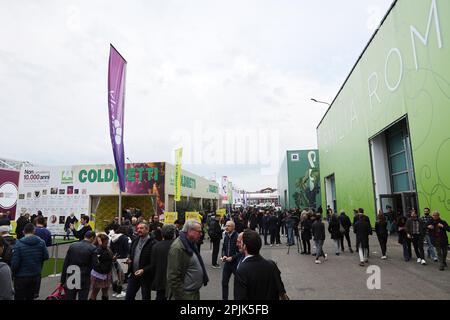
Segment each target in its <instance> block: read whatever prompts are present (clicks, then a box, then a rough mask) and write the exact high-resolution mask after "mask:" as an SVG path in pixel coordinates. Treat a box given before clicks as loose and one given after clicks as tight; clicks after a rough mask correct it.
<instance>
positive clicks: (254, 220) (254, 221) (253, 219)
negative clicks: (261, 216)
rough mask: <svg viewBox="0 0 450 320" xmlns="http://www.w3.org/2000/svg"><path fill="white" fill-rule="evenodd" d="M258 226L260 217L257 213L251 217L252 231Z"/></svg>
mask: <svg viewBox="0 0 450 320" xmlns="http://www.w3.org/2000/svg"><path fill="white" fill-rule="evenodd" d="M257 226H258V216H257V215H256V213H252V215H251V216H250V229H252V230H255V229H256V227H257Z"/></svg>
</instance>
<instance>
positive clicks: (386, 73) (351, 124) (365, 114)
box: [317, 0, 450, 221]
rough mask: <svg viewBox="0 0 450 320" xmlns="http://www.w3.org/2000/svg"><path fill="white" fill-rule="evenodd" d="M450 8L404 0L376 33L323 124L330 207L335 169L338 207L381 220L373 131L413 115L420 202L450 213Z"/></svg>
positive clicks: (444, 3) (443, 0)
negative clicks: (372, 154)
mask: <svg viewBox="0 0 450 320" xmlns="http://www.w3.org/2000/svg"><path fill="white" fill-rule="evenodd" d="M449 12H450V1H448V0H435V1H432V0H415V1H410V0H398V1H397V2H396V3H395V5H394V6H393V8H392V10H391V11H390V13H389V15H388V16H387V17H386V19H385V21H384V22H383V24H382V26H381V27H380V29H379V30H378V32H377V33H376V34H375V36H374V38H373V39H372V41H371V43H370V45H369V46H368V48H367V49H366V51H365V52H364V53H363V55H362V57H361V59H360V60H359V62H358V63H357V65H356V66H355V68H354V69H353V71H352V73H351V75H350V76H349V78H348V79H347V81H346V83H345V85H344V86H343V88H342V90H341V91H340V92H339V93H338V95H337V97H336V98H335V100H334V102H333V103H332V106H331V107H330V109H329V110H328V112H327V114H326V115H325V117H324V119H323V120H322V122H321V123H320V124H319V127H318V129H317V130H318V146H319V153H320V173H321V177H322V178H321V184H322V199H323V203H322V205H323V206H324V207H325V203H324V201H325V187H324V178H325V177H326V176H328V175H330V174H332V173H334V174H335V178H336V197H337V205H338V209H339V210H340V209H345V210H346V211H347V212H351V209H353V208H357V207H363V208H365V209H366V212H368V213H369V217H370V218H371V219H372V221H373V220H374V216H375V215H374V210H375V202H374V201H375V200H374V187H373V179H372V171H371V164H370V150H369V139H370V138H371V137H373V136H375V135H376V134H377V133H378V132H380V131H382V130H383V129H384V128H386V127H387V126H389V125H390V124H392V123H393V122H395V121H396V120H398V119H400V118H401V117H404V116H407V118H408V122H409V129H410V136H411V145H412V155H413V159H414V168H415V177H416V181H417V182H416V184H417V191H418V198H419V210H420V211H422V210H423V208H424V207H430V208H431V209H432V210H439V211H440V212H441V216H442V217H443V218H444V219H446V220H447V221H449V220H450V214H449V211H450V127H449V123H450V19H449V17H450V15H449ZM436 18H437V19H436ZM436 25H437V27H436ZM412 30H413V31H412ZM416 31H417V32H416ZM417 34H420V35H421V36H420V37H419V36H417ZM350 36H351V35H350ZM421 37H422V39H421ZM422 40H423V41H425V40H426V41H425V42H426V44H424V43H423V42H422ZM416 65H417V67H416ZM374 92H376V93H374Z"/></svg>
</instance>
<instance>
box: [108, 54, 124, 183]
mask: <svg viewBox="0 0 450 320" xmlns="http://www.w3.org/2000/svg"><path fill="white" fill-rule="evenodd" d="M126 65H127V62H126V60H125V59H124V58H123V57H122V56H121V55H120V53H119V52H118V51H117V50H116V48H114V47H113V45H111V47H110V51H109V69H108V109H109V133H110V135H111V144H112V149H113V154H114V162H115V164H116V170H117V176H118V180H119V187H120V190H121V191H125V153H124V150H123V125H124V123H123V116H124V102H125V71H126Z"/></svg>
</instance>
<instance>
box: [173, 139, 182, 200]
mask: <svg viewBox="0 0 450 320" xmlns="http://www.w3.org/2000/svg"><path fill="white" fill-rule="evenodd" d="M182 156H183V148H180V149H176V150H175V185H174V188H175V192H174V200H175V201H180V199H181V157H182Z"/></svg>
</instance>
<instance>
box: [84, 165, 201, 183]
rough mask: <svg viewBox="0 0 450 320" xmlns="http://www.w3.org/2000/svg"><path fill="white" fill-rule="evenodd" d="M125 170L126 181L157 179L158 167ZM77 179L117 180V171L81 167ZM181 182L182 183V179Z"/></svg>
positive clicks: (91, 180) (88, 180) (89, 180)
mask: <svg viewBox="0 0 450 320" xmlns="http://www.w3.org/2000/svg"><path fill="white" fill-rule="evenodd" d="M125 172H126V174H125V179H126V181H131V182H134V181H143V180H147V181H150V180H158V168H128V169H126V171H125ZM78 180H79V181H80V182H81V183H85V182H91V183H94V182H112V181H114V182H117V171H116V170H115V169H90V170H87V169H81V170H80V172H79V174H78ZM181 184H183V179H182V180H181ZM194 185H195V181H194Z"/></svg>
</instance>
